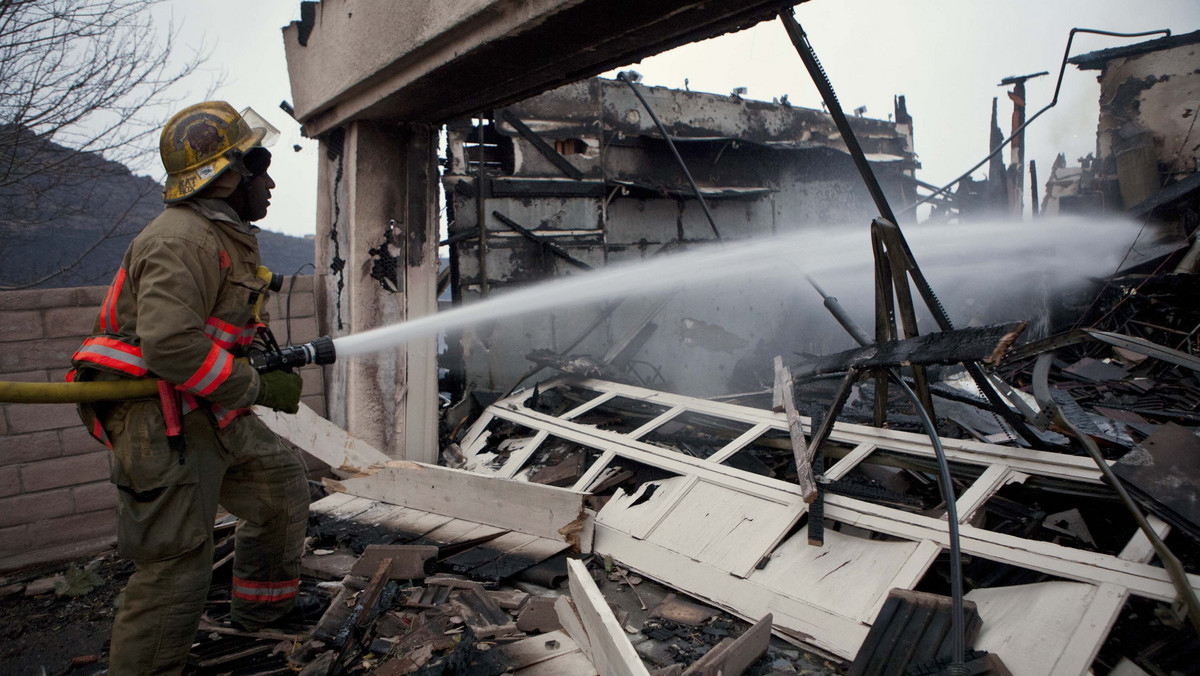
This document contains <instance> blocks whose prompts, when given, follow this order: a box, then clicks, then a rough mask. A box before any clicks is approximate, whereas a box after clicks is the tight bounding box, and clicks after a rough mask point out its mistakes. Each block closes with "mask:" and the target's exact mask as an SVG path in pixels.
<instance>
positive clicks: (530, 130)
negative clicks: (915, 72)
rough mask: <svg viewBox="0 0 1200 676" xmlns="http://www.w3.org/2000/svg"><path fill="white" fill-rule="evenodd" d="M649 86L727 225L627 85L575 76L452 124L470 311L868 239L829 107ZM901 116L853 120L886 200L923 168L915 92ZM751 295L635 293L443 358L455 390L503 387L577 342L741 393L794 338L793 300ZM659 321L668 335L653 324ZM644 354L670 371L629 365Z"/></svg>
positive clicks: (450, 180) (454, 236)
mask: <svg viewBox="0 0 1200 676" xmlns="http://www.w3.org/2000/svg"><path fill="white" fill-rule="evenodd" d="M641 89H642V91H643V92H644V95H645V97H646V99H647V101H648V103H649V107H650V108H651V109H652V110H654V111H656V112H657V115H658V116H659V117H660V118H662V120H663V123H664V124H665V126H666V128H667V130H668V132H669V133H670V135H671V137H672V139H673V141H674V143H675V146H676V147H677V148H678V152H679V154H680V156H681V157H682V159H683V162H684V163H686V165H687V166H688V167H689V170H690V172H691V173H692V175H693V177H694V180H695V182H696V184H697V186H698V188H699V191H700V193H701V194H702V195H703V197H704V200H705V202H706V203H707V207H708V209H709V210H710V211H711V214H712V223H711V224H710V222H709V221H708V219H707V218H706V215H705V210H704V205H701V204H700V203H699V202H698V200H697V198H696V196H695V194H694V193H693V191H692V189H691V188H690V186H689V184H688V182H687V177H685V175H684V174H683V172H682V171H681V169H680V167H679V164H678V163H677V162H676V161H675V160H674V158H673V156H672V154H671V148H670V146H668V144H667V143H666V142H665V141H664V140H663V138H662V136H661V135H660V134H659V132H658V130H657V129H656V126H655V124H654V122H653V121H652V118H651V114H650V113H649V112H648V111H647V109H646V107H644V106H643V105H642V104H641V103H640V102H639V101H638V99H637V97H636V95H635V94H634V93H633V92H632V91H631V90H630V88H629V87H628V86H626V84H625V83H623V82H621V81H617V80H608V79H602V78H592V79H589V80H583V81H580V82H576V83H573V84H570V85H567V86H565V87H561V88H559V89H556V90H553V91H550V92H547V93H545V94H542V95H539V96H536V97H533V98H531V99H527V100H525V101H522V102H520V103H517V104H514V105H511V106H507V107H504V108H499V109H496V110H495V111H494V113H493V114H492V115H491V116H489V118H487V119H484V120H481V121H479V122H478V123H477V122H476V121H475V120H473V119H469V118H463V119H460V120H457V121H453V122H451V123H449V124H448V126H447V128H448V139H449V142H448V158H447V167H446V170H445V172H444V175H443V178H442V181H443V185H444V187H445V193H446V203H447V212H448V214H449V220H450V226H449V232H450V243H451V244H450V257H451V268H450V270H451V272H450V282H449V283H450V285H451V289H452V292H453V295H454V297H455V299H457V300H461V301H462V302H464V303H471V302H474V301H476V300H478V299H480V298H483V297H487V296H489V295H491V294H496V293H504V292H505V291H506V290H509V289H511V288H515V287H518V286H521V285H527V284H529V283H531V282H534V281H540V280H545V279H548V278H552V277H556V276H562V275H570V274H576V273H578V272H581V271H582V270H584V269H588V268H601V267H604V266H608V265H617V264H622V263H627V262H632V261H640V260H645V259H648V258H650V257H652V256H655V255H656V254H658V253H659V252H662V251H666V250H668V249H673V250H676V251H678V250H680V249H683V248H686V247H696V246H703V245H704V244H706V243H711V242H712V241H714V240H717V239H721V240H724V241H731V240H747V239H753V238H761V237H767V236H771V235H776V234H781V233H788V232H794V231H798V230H804V229H811V230H822V229H837V228H846V227H854V228H855V229H857V230H859V231H861V232H862V233H863V243H864V244H865V242H866V237H867V236H866V224H867V223H868V222H869V221H870V218H871V216H872V214H873V206H872V202H871V198H870V196H869V194H868V193H867V190H866V188H865V187H863V184H862V181H861V179H860V178H859V176H858V173H857V171H856V170H855V167H854V163H853V161H852V160H851V158H850V156H849V154H848V153H847V151H846V145H845V143H844V142H843V141H842V139H841V136H840V135H839V133H838V130H837V128H836V127H835V125H834V123H833V120H832V118H831V117H830V116H829V115H828V114H827V113H823V112H821V111H818V110H811V109H807V108H799V107H795V106H791V105H789V104H787V103H786V102H783V103H780V102H774V103H767V102H762V101H753V100H747V99H743V98H741V97H740V96H738V95H729V96H721V95H716V94H708V93H701V92H691V91H680V90H673V89H668V88H665V87H642V88H641ZM889 117H891V116H889ZM895 120H896V121H895V122H893V121H890V120H888V121H885V120H875V119H868V118H861V117H856V118H853V119H852V121H851V123H852V125H853V126H854V128H855V131H856V133H857V134H858V135H859V138H860V140H861V143H862V144H863V146H864V148H865V150H866V152H867V153H868V158H869V159H870V161H871V163H872V166H873V167H874V169H875V171H876V173H877V174H878V176H879V177H880V182H881V183H882V185H883V187H884V190H885V192H886V193H887V195H888V197H889V199H890V200H891V201H892V202H893V203H894V204H896V205H897V207H901V206H905V205H909V204H911V203H912V202H913V201H914V196H915V185H914V183H913V173H914V171H915V169H917V168H918V167H919V166H920V165H919V163H918V162H917V160H916V155H915V153H914V151H913V125H912V118H911V117H910V116H909V115H908V114H907V111H906V110H905V102H904V97H902V96H901V97H898V98H897V100H896V111H895ZM480 186H482V189H480ZM481 217H482V219H483V227H480V218H481ZM739 293H744V292H743V291H742V290H738V291H737V292H730V291H723V290H722V289H703V290H697V291H695V292H687V293H681V294H678V295H676V296H675V297H674V298H672V299H671V300H670V302H665V303H664V300H665V299H664V296H663V295H662V294H658V295H655V296H653V297H647V298H641V299H637V298H635V299H630V301H629V302H626V303H623V304H622V306H621V307H619V308H617V309H616V310H615V311H613V312H612V313H611V315H610V316H609V317H608V319H607V321H606V322H605V323H604V324H603V325H602V327H600V328H596V330H594V331H592V332H591V333H590V334H586V335H584V334H585V331H586V330H587V329H588V327H589V325H590V324H591V323H592V322H593V320H594V318H595V317H596V315H597V313H598V312H600V311H601V309H602V308H601V307H597V306H595V305H593V306H588V307H579V308H571V309H565V310H556V311H553V312H548V313H538V314H537V315H533V316H529V317H526V318H523V319H522V321H520V322H510V323H507V324H504V323H495V324H489V325H485V326H479V327H474V328H471V329H468V330H467V331H465V332H464V333H463V334H462V335H461V336H455V337H453V338H452V339H451V341H450V342H451V343H452V346H451V351H450V354H449V355H447V358H446V359H444V360H443V363H442V366H443V367H448V368H449V369H450V370H451V373H452V381H456V382H457V383H459V385H458V387H457V388H452V389H456V390H457V389H460V388H461V387H462V386H463V385H464V384H467V383H469V384H470V385H471V386H472V387H474V388H478V389H483V390H500V391H504V390H506V389H508V388H509V387H511V386H513V385H514V384H515V383H516V382H517V381H518V380H519V379H520V378H521V377H522V375H523V374H524V372H526V371H528V370H529V364H528V363H526V362H525V361H524V356H525V354H526V353H528V352H529V351H530V347H531V346H536V347H540V348H545V349H548V350H551V351H552V352H559V351H563V350H564V348H567V347H568V346H570V345H572V343H573V342H577V347H576V349H575V350H574V352H576V353H582V354H590V355H593V356H595V357H597V358H600V357H603V359H604V361H605V362H616V364H617V369H618V370H623V371H626V372H627V373H628V374H629V376H630V377H631V378H633V379H635V380H639V381H640V382H643V383H647V384H649V383H654V384H655V385H657V386H660V387H661V386H665V385H667V384H668V383H669V384H670V385H669V387H671V388H672V389H676V390H677V391H688V392H697V393H707V394H717V393H721V392H724V391H729V390H728V389H727V385H726V382H725V381H726V379H727V378H728V376H729V374H730V373H732V372H733V371H734V369H735V366H736V364H737V363H738V361H739V360H741V359H743V358H745V357H746V356H747V355H748V354H750V353H752V352H754V351H755V350H756V349H757V350H763V349H765V350H766V351H767V352H770V349H775V348H773V347H772V348H764V347H763V346H765V345H772V346H773V345H775V344H776V343H777V342H778V341H779V340H780V339H781V338H783V336H785V335H788V334H794V333H795V332H796V327H795V326H792V325H790V324H789V323H788V320H787V316H788V315H789V314H790V313H789V312H787V307H788V306H787V305H786V301H785V300H783V299H778V298H772V297H771V296H770V295H769V294H768V293H767V291H766V290H762V292H761V294H762V295H759V294H758V293H757V292H756V293H755V296H754V297H753V298H751V299H750V301H749V302H747V300H746V298H744V296H743V297H739V295H738V294H739ZM755 300H757V301H758V302H757V303H756V302H754V301H755ZM752 306H753V307H752ZM655 308H657V312H656V313H653V317H652V318H651V319H648V318H647V315H648V314H650V313H652V311H653V310H655ZM714 308H720V310H721V312H720V313H716V312H714ZM772 316H773V317H776V319H775V320H773V321H764V319H763V318H767V317H772ZM648 322H652V323H653V324H654V325H655V326H656V327H657V329H656V330H655V328H654V327H650V328H649V329H647V328H646V327H647V325H648ZM651 332H652V333H651ZM635 353H636V357H637V359H638V360H644V361H646V362H649V363H653V364H657V365H659V366H658V370H657V371H656V372H651V371H648V370H646V369H644V368H643V369H641V370H640V371H639V369H638V368H637V366H636V365H634V366H632V367H631V366H630V365H629V362H630V361H631V360H632V359H633V358H634V356H635ZM772 354H773V353H772ZM460 355H461V356H460ZM768 358H769V356H768Z"/></svg>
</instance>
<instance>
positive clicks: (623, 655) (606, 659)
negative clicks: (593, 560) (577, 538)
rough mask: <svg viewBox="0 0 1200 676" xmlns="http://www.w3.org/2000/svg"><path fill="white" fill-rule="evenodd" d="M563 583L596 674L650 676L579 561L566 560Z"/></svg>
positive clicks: (586, 570)
mask: <svg viewBox="0 0 1200 676" xmlns="http://www.w3.org/2000/svg"><path fill="white" fill-rule="evenodd" d="M567 584H568V586H569V587H570V589H571V600H572V601H574V602H575V607H576V609H577V610H578V611H579V619H580V621H581V622H582V623H583V630H584V631H585V632H587V635H588V640H589V642H590V644H591V649H592V653H591V657H592V664H594V665H595V667H596V671H598V672H600V674H601V675H602V676H650V672H649V671H647V670H646V665H644V664H642V660H641V658H640V657H638V654H637V651H636V650H634V648H633V644H632V643H630V642H629V636H627V635H626V634H625V629H624V628H623V627H621V623H620V622H617V618H616V616H615V615H613V612H612V609H611V608H609V607H608V601H606V600H605V599H604V596H603V595H601V594H600V589H599V588H598V587H596V583H595V581H593V580H592V574H591V573H589V572H588V569H587V566H586V565H584V563H583V562H582V561H580V560H578V559H568V560H567Z"/></svg>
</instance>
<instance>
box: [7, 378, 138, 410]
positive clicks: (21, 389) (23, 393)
mask: <svg viewBox="0 0 1200 676" xmlns="http://www.w3.org/2000/svg"><path fill="white" fill-rule="evenodd" d="M154 396H158V381H157V380H154V379H152V378H150V379H145V380H101V381H91V382H82V383H14V382H0V403H4V404H75V403H87V402H93V401H112V400H114V399H140V398H142V397H154Z"/></svg>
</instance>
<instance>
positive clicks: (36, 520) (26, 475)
mask: <svg viewBox="0 0 1200 676" xmlns="http://www.w3.org/2000/svg"><path fill="white" fill-rule="evenodd" d="M288 281H289V282H290V281H291V280H290V278H289V280H288ZM287 290H288V283H287V282H285V283H284V292H285V293H286V292H287ZM106 291H107V287H103V286H99V287H81V288H71V289H44V290H29V291H8V292H3V293H0V380H4V381H23V382H62V381H63V379H64V376H65V375H66V372H67V370H68V369H69V368H70V358H71V354H72V353H73V352H74V351H75V350H76V349H77V348H78V347H79V344H80V342H81V341H82V340H83V338H84V337H86V336H87V335H88V334H89V333H91V329H92V323H93V322H94V321H95V318H96V315H97V313H98V312H99V310H100V304H101V303H102V302H103V301H104V295H105V293H106ZM285 300H286V299H285V298H284V297H283V294H279V295H276V296H272V297H271V299H270V300H269V302H268V303H267V305H266V310H267V312H269V313H270V317H271V328H272V329H273V330H274V331H275V334H276V338H277V339H278V340H279V341H280V343H281V344H282V343H283V342H284V341H285V340H286V339H287V329H286V322H285V316H286V313H285ZM291 334H292V336H291V342H303V341H307V340H312V339H313V338H315V337H317V322H316V315H315V311H314V303H313V285H312V277H311V276H305V277H297V278H296V280H295V285H294V288H293V290H292V300H291ZM303 375H304V390H303V397H302V400H303V401H304V403H306V404H308V405H309V406H310V407H312V408H313V409H315V410H316V411H317V412H318V413H321V414H322V415H324V413H325V397H324V394H323V393H324V382H323V377H322V371H321V369H320V368H316V367H309V368H306V369H304V371H303ZM306 462H307V463H308V466H309V469H310V471H312V472H314V473H319V472H321V471H323V470H324V469H325V467H324V465H323V464H322V463H320V461H318V460H316V459H315V458H312V457H310V456H306ZM110 467H111V460H110V453H109V451H108V449H107V448H106V447H105V446H104V445H103V444H101V443H99V442H97V441H96V440H95V439H93V438H92V437H91V435H89V434H88V433H87V432H86V431H85V430H84V428H83V425H82V424H81V423H80V422H79V417H78V415H77V414H76V412H75V405H74V404H0V570H10V569H13V568H19V567H22V566H26V565H31V564H36V563H44V562H48V561H54V560H61V559H67V558H71V557H74V556H79V555H83V554H87V553H90V552H95V551H100V550H102V549H104V548H106V547H108V546H111V544H112V543H113V542H114V541H115V535H116V503H117V497H116V489H115V488H114V487H113V486H112V484H110V483H109V481H108V478H109V472H110Z"/></svg>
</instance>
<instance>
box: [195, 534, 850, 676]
mask: <svg viewBox="0 0 1200 676" xmlns="http://www.w3.org/2000/svg"><path fill="white" fill-rule="evenodd" d="M329 525H330V524H329V523H328V519H323V518H317V519H314V522H313V528H312V529H311V530H310V532H311V533H312V535H311V537H310V539H309V542H308V543H307V552H308V553H307V554H306V555H305V557H304V569H303V570H304V575H303V577H302V581H301V590H300V595H299V602H298V607H297V609H296V611H294V612H293V613H292V614H291V615H289V616H288V618H286V620H285V621H284V622H282V623H277V624H276V625H273V626H272V627H271V628H270V629H264V630H260V631H242V630H240V629H239V628H237V627H235V626H233V625H232V624H231V623H230V621H229V617H228V608H229V578H228V575H229V570H228V566H227V565H226V564H227V563H228V561H227V560H226V561H221V562H218V564H217V567H216V573H215V574H216V577H217V580H216V582H215V583H214V585H213V588H212V592H211V593H210V597H209V601H208V604H207V608H206V612H205V616H204V619H203V622H202V625H201V628H200V631H199V633H198V634H197V639H196V642H195V644H194V645H193V647H192V651H191V653H190V660H189V664H190V667H189V673H200V674H204V673H222V674H247V675H249V674H258V675H263V674H287V673H299V674H303V675H305V676H331V675H334V674H356V673H357V674H382V675H385V676H400V675H405V674H416V675H418V676H433V675H443V676H451V675H460V676H467V675H471V676H488V675H498V674H525V675H526V676H536V675H539V674H540V675H548V674H555V675H562V676H574V675H578V676H588V675H595V674H597V673H601V669H603V666H602V665H603V664H604V660H608V659H612V658H611V657H609V656H605V655H603V654H601V653H602V649H601V648H600V647H599V645H600V644H601V643H603V642H606V641H608V642H613V643H614V645H615V644H616V643H618V642H619V643H620V644H621V645H623V646H625V648H626V652H627V653H628V655H629V660H630V661H629V663H627V664H620V665H616V666H618V667H619V668H618V669H617V670H615V671H613V670H608V669H604V670H603V673H631V674H639V673H640V674H673V675H675V676H679V675H681V674H708V673H717V672H716V671H715V669H720V673H724V674H742V673H746V674H753V675H765V674H792V673H810V674H821V673H836V667H837V665H836V664H831V663H828V662H827V661H825V660H822V659H821V658H819V657H817V656H814V655H812V654H809V653H806V652H803V651H800V650H797V649H795V648H792V647H790V646H788V645H786V644H784V643H781V642H779V641H777V640H776V641H775V643H774V645H772V644H771V642H770V626H771V624H770V621H769V618H768V619H767V620H766V621H765V623H759V624H758V625H755V626H754V627H751V626H750V625H748V624H747V623H745V622H742V621H740V620H738V619H736V618H733V617H731V616H729V615H728V614H725V613H722V612H720V611H718V610H716V609H713V608H710V607H707V606H704V605H702V604H698V603H695V602H692V601H688V600H686V599H682V598H680V597H678V596H677V595H676V594H675V593H673V592H672V591H671V590H670V589H667V588H664V587H662V586H660V585H657V584H655V583H654V582H652V581H648V580H643V579H642V578H640V577H639V576H637V575H636V574H633V573H630V572H629V571H627V570H625V569H623V568H621V567H619V566H616V565H615V564H613V563H612V561H611V560H603V559H598V558H594V557H589V559H588V560H589V561H590V562H589V563H587V564H586V565H585V564H584V563H583V562H582V561H580V560H577V559H575V560H573V563H571V564H570V566H571V567H572V568H571V570H570V571H569V570H568V560H567V559H566V557H562V556H560V557H558V558H556V559H554V560H552V561H550V562H547V563H546V564H545V565H543V566H542V567H541V569H540V570H525V571H522V573H521V574H518V575H516V576H514V577H512V578H508V579H504V580H502V581H497V580H494V579H478V578H477V579H471V578H470V577H467V576H462V575H456V574H453V573H451V572H449V568H450V566H448V565H446V563H445V561H444V560H439V559H438V551H437V548H436V547H429V546H422V545H383V544H365V545H363V546H362V549H361V552H362V553H361V555H357V556H356V555H354V554H353V551H354V550H353V549H352V548H351V547H349V546H347V540H345V539H344V538H343V537H342V536H344V535H345V534H346V533H345V532H344V531H343V532H341V533H340V534H339V533H334V532H332V531H331V530H330V529H329ZM366 537H368V535H366V534H364V533H359V534H358V540H357V541H358V542H360V543H362V542H363V538H366ZM375 537H376V538H377V539H380V540H384V541H386V540H388V539H389V538H387V537H386V536H383V535H382V534H381V533H380V532H376V533H375ZM328 547H339V548H338V549H329V548H328ZM568 580H569V585H568ZM601 587H603V588H604V592H603V595H601V592H600V591H599V590H600V588H601ZM573 597H574V599H575V600H572V599H573ZM583 597H590V598H591V599H592V602H594V601H595V599H600V600H601V601H602V602H603V603H604V606H603V608H602V609H600V612H602V613H604V614H606V615H607V619H608V621H609V622H608V624H609V625H612V626H609V627H607V629H608V630H609V631H611V630H612V629H613V626H615V627H616V632H617V634H618V635H609V634H608V633H605V634H604V635H599V634H597V632H598V631H602V630H601V629H598V625H594V624H591V623H590V622H589V614H590V613H592V612H593V611H596V609H594V608H590V607H589V606H588V605H587V604H588V603H589V601H585V600H578V599H580V598H583ZM607 599H611V601H610V600H607ZM564 625H565V626H564ZM598 665H599V666H598Z"/></svg>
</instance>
